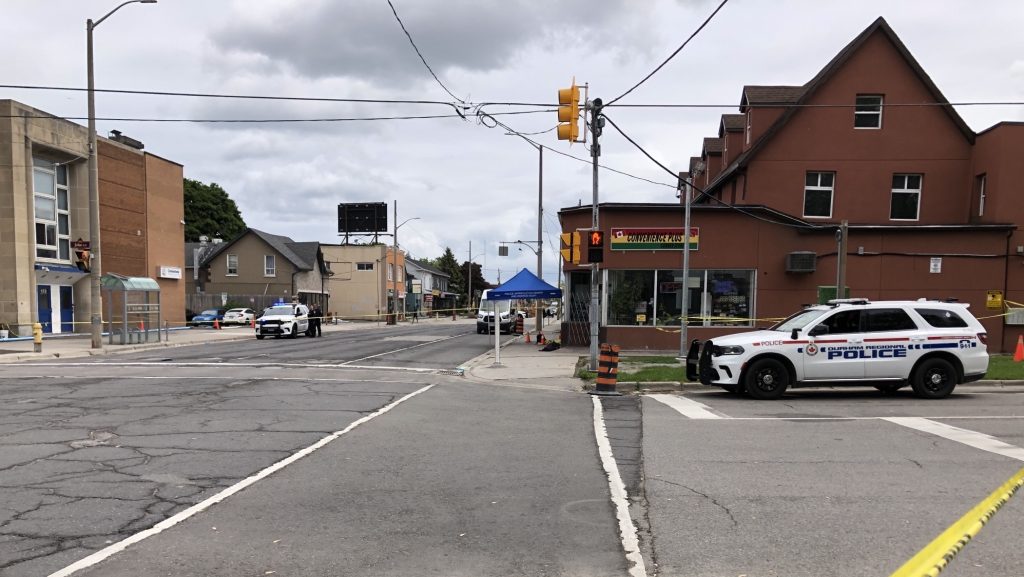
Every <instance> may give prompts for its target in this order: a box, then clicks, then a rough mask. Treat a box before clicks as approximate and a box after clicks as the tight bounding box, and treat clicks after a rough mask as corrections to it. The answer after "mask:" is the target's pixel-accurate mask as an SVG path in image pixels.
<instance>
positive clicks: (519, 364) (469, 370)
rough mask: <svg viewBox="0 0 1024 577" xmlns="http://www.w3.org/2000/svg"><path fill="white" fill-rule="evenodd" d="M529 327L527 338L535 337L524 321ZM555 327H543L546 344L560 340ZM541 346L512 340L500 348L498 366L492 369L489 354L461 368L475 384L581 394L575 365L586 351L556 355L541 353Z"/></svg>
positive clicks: (521, 338) (563, 351) (562, 351)
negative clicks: (482, 383) (548, 389)
mask: <svg viewBox="0 0 1024 577" xmlns="http://www.w3.org/2000/svg"><path fill="white" fill-rule="evenodd" d="M527 323H528V324H529V326H530V327H531V330H530V331H529V332H530V338H531V339H534V338H535V337H536V335H535V333H536V330H534V329H532V327H534V326H535V325H534V320H533V319H527ZM557 327H558V325H557V324H555V322H554V321H551V322H549V323H547V324H546V325H545V328H544V335H545V336H546V337H547V338H548V340H555V339H557V338H558V336H559V330H558V328H557ZM542 348H543V346H542V345H538V344H537V343H536V342H535V341H534V342H530V343H527V342H526V339H525V337H524V336H518V337H515V338H514V339H512V340H508V341H506V342H504V343H502V345H501V366H495V365H494V360H495V357H494V350H493V349H492V350H490V351H488V352H486V353H484V354H482V355H480V356H478V357H476V358H474V359H471V360H470V361H468V362H466V363H464V364H463V365H462V366H461V367H460V368H462V369H464V370H465V373H464V376H465V377H466V378H467V379H469V380H473V381H477V382H494V383H502V384H509V385H512V384H515V385H520V386H543V387H544V388H556V389H562V390H570V391H580V390H581V384H582V381H581V380H580V379H577V378H576V377H574V376H573V375H575V374H576V363H577V362H578V361H579V359H580V356H581V355H585V354H587V351H586V350H585V349H581V348H570V349H558V350H556V351H542V350H541V349H542Z"/></svg>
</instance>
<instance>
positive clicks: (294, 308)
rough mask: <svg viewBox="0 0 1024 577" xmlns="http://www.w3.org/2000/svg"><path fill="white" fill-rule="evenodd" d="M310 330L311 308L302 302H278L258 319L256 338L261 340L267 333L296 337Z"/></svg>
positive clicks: (274, 335)
mask: <svg viewBox="0 0 1024 577" xmlns="http://www.w3.org/2000/svg"><path fill="white" fill-rule="evenodd" d="M308 331H309V308H308V307H307V306H306V305H304V304H300V303H293V304H283V303H282V304H276V305H274V306H272V307H270V308H268V309H267V310H265V311H263V315H262V316H261V317H260V318H258V319H256V338H257V339H260V340H263V337H265V336H267V335H270V336H273V337H288V338H291V339H294V338H295V337H297V336H299V334H308Z"/></svg>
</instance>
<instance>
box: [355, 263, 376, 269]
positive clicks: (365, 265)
mask: <svg viewBox="0 0 1024 577" xmlns="http://www.w3.org/2000/svg"><path fill="white" fill-rule="evenodd" d="M356 270H373V263H372V262H357V263H356Z"/></svg>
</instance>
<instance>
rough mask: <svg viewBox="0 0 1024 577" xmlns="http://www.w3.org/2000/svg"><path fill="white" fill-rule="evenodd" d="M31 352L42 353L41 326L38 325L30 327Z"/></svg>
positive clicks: (34, 324)
mask: <svg viewBox="0 0 1024 577" xmlns="http://www.w3.org/2000/svg"><path fill="white" fill-rule="evenodd" d="M32 350H33V351H35V352H37V353H41V352H43V325H41V324H39V323H33V325H32Z"/></svg>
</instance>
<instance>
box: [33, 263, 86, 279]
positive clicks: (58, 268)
mask: <svg viewBox="0 0 1024 577" xmlns="http://www.w3.org/2000/svg"><path fill="white" fill-rule="evenodd" d="M35 269H36V282H37V283H38V284H75V283H76V282H78V280H79V279H81V278H82V277H83V276H85V275H86V274H88V273H85V272H83V271H82V270H80V269H79V268H78V267H75V266H71V265H67V264H52V263H38V262H37V263H36V266H35Z"/></svg>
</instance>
